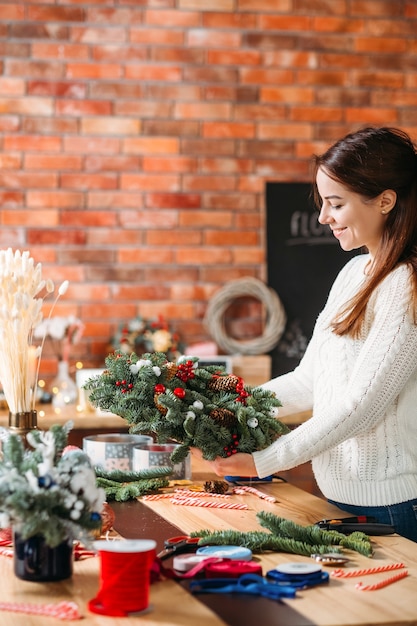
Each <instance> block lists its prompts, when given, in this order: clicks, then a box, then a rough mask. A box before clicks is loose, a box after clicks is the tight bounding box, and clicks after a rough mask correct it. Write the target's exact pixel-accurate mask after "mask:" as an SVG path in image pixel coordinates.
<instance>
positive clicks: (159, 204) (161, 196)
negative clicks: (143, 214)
mask: <svg viewBox="0 0 417 626" xmlns="http://www.w3.org/2000/svg"><path fill="white" fill-rule="evenodd" d="M200 204H201V198H200V196H199V195H198V194H192V193H188V194H185V193H158V192H155V193H148V194H146V196H145V206H146V207H147V208H150V209H172V208H176V209H192V208H193V209H196V208H198V207H199V206H200Z"/></svg>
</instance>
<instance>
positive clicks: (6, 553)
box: [0, 547, 13, 556]
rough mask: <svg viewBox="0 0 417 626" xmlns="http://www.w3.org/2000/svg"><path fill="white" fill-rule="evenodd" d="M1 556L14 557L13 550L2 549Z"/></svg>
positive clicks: (0, 548)
mask: <svg viewBox="0 0 417 626" xmlns="http://www.w3.org/2000/svg"><path fill="white" fill-rule="evenodd" d="M0 554H1V555H2V556H13V549H12V548H3V547H0Z"/></svg>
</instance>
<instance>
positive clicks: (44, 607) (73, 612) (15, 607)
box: [0, 602, 82, 621]
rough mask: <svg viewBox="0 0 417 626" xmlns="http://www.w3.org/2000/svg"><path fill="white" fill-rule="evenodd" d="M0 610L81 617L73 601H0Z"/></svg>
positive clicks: (63, 617)
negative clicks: (38, 602) (46, 602)
mask: <svg viewBox="0 0 417 626" xmlns="http://www.w3.org/2000/svg"><path fill="white" fill-rule="evenodd" d="M0 611H11V612H14V613H28V614H30V615H45V616H46V617H56V618H57V619H61V620H65V621H72V620H76V619H82V615H81V614H80V612H79V610H78V606H77V605H76V604H75V602H59V603H58V604H29V603H25V602H0Z"/></svg>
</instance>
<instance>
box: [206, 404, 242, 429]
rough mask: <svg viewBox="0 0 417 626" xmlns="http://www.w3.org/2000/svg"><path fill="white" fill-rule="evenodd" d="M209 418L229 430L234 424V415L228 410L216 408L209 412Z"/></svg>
mask: <svg viewBox="0 0 417 626" xmlns="http://www.w3.org/2000/svg"><path fill="white" fill-rule="evenodd" d="M210 417H211V419H212V420H214V421H215V422H219V423H220V424H221V425H222V426H226V427H227V428H230V427H231V426H233V424H235V422H236V415H235V414H234V413H233V412H232V411H229V409H222V408H217V409H213V410H212V411H210Z"/></svg>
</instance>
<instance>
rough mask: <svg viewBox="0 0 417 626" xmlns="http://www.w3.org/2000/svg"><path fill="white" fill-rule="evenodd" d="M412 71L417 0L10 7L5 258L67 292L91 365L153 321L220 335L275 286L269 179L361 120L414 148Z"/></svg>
mask: <svg viewBox="0 0 417 626" xmlns="http://www.w3.org/2000/svg"><path fill="white" fill-rule="evenodd" d="M416 69H417V3H416V2H415V1H413V0H409V1H406V0H402V1H399V0H90V1H89V2H83V1H81V0H44V1H40V0H20V2H15V0H11V1H10V2H8V1H7V0H0V132H1V135H0V165H1V168H0V225H1V229H0V246H1V247H2V248H7V247H9V246H11V247H13V248H19V249H22V250H23V249H29V250H30V251H31V253H32V256H33V257H34V258H35V260H36V261H40V262H41V263H42V265H43V271H44V274H45V275H46V276H49V277H52V278H53V279H54V280H55V281H56V283H60V282H61V281H62V280H64V279H68V280H69V281H70V288H69V291H68V292H67V294H66V296H65V298H64V299H63V300H62V301H61V302H60V303H59V305H58V308H57V309H56V313H57V314H59V315H69V314H74V315H76V316H78V317H80V318H81V319H82V320H83V321H84V322H85V324H86V330H85V336H84V339H83V343H82V344H81V345H80V346H78V347H77V348H76V350H75V351H74V355H73V356H74V358H81V359H82V360H83V361H84V362H85V364H86V365H97V364H101V363H102V361H103V358H104V356H105V355H106V354H107V346H108V341H109V338H110V337H111V335H112V333H113V332H114V330H115V329H116V327H117V326H118V324H119V322H120V321H121V320H126V319H130V318H132V317H134V316H136V315H137V314H141V315H143V316H145V317H153V316H155V315H157V314H163V315H164V316H166V318H168V319H169V320H170V321H171V322H172V324H173V325H174V326H175V327H176V329H177V330H179V331H180V333H181V335H182V336H183V338H184V339H185V340H186V341H187V342H193V341H197V340H202V339H206V338H207V333H206V331H205V329H204V327H203V324H202V318H203V315H204V312H205V309H206V305H207V301H208V299H209V298H210V296H211V295H212V294H213V293H214V292H215V291H216V290H217V289H218V288H219V287H220V286H221V285H222V284H223V283H224V282H225V281H226V280H231V279H235V278H238V277H241V276H256V277H258V278H261V279H263V280H265V279H266V275H265V273H266V264H265V260H266V259H265V233H264V223H265V215H264V212H265V207H264V184H265V181H267V180H268V181H269V180H276V181H306V180H309V176H310V174H309V172H310V169H309V163H310V161H309V159H310V156H311V154H312V153H313V152H315V151H321V150H322V149H323V148H324V147H325V146H327V145H328V143H329V142H331V141H333V140H334V139H336V138H338V137H339V136H341V135H342V134H344V133H345V132H347V131H349V130H352V129H354V128H356V127H358V126H360V125H362V124H364V123H375V124H388V125H396V126H400V127H402V128H404V129H406V130H408V131H410V132H411V133H412V135H413V136H414V137H417V108H416V105H417V72H416ZM54 365H55V364H52V363H51V364H50V366H51V368H53V366H54ZM44 367H45V368H47V367H48V363H46V364H44ZM51 371H52V369H51Z"/></svg>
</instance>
